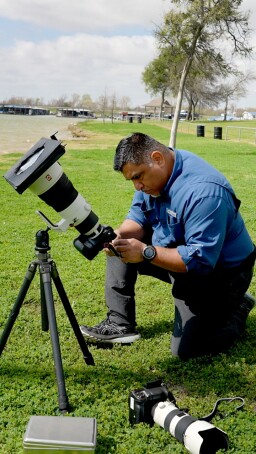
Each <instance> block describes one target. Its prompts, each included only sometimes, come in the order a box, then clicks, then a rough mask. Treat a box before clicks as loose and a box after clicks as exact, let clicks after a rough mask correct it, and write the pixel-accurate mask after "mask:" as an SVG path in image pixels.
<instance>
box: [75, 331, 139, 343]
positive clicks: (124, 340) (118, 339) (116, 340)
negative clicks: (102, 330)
mask: <svg viewBox="0 0 256 454" xmlns="http://www.w3.org/2000/svg"><path fill="white" fill-rule="evenodd" d="M80 329H81V333H82V334H83V336H85V337H87V338H88V339H90V340H93V341H95V342H103V343H108V344H132V343H133V342H135V341H136V340H139V339H140V338H141V336H140V334H131V335H127V336H125V337H123V336H122V337H113V338H112V339H110V338H106V336H104V335H102V337H101V335H100V334H99V335H98V336H99V337H96V336H95V335H94V336H92V335H91V334H89V333H87V332H84V331H83V330H82V328H80Z"/></svg>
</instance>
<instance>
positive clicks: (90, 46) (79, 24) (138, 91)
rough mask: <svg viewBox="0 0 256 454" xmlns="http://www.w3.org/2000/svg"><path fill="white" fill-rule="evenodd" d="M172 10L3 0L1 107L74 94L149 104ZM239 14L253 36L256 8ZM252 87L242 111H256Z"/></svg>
mask: <svg viewBox="0 0 256 454" xmlns="http://www.w3.org/2000/svg"><path fill="white" fill-rule="evenodd" d="M170 7H171V0H93V1H92V0H74V1H70V0H0V19H1V25H2V28H0V36H1V38H2V39H1V40H0V46H2V47H0V61H1V72H0V81H1V83H0V101H1V100H4V99H8V98H10V97H11V96H22V97H29V96H31V97H42V98H43V99H44V100H45V101H48V100H51V99H52V98H58V97H60V96H62V95H64V94H65V95H67V96H68V97H70V96H71V95H72V94H73V93H79V94H80V95H83V94H86V93H88V94H90V95H91V97H92V99H93V100H96V99H97V98H98V97H99V96H100V95H102V94H103V93H104V92H105V90H106V91H107V93H108V94H109V95H111V94H113V93H115V94H116V96H117V97H119V98H120V97H122V96H129V97H130V99H131V103H132V104H133V105H137V104H142V103H145V102H147V101H148V100H149V97H150V95H148V94H146V93H145V87H144V84H143V83H142V82H141V75H142V71H143V70H144V68H145V66H146V65H147V64H148V63H149V62H150V61H151V60H152V59H153V58H154V56H155V51H156V49H155V40H154V36H153V30H154V29H155V24H161V23H162V17H163V13H164V10H167V9H169V8H170ZM242 7H243V9H244V10H248V9H251V10H252V16H251V18H252V21H251V23H252V26H253V27H254V30H253V34H254V36H255V25H254V24H255V20H256V17H255V16H256V9H255V0H244V1H243V2H242ZM7 25H8V28H7ZM4 27H6V28H4ZM6 40H7V43H6ZM14 40H15V41H14ZM1 42H2V44H1ZM252 42H253V40H252ZM4 43H5V44H4ZM253 45H254V42H253ZM246 66H249V63H246ZM250 66H251V68H252V70H253V67H255V61H254V62H252V63H250ZM254 85H255V84H253V85H251V87H250V91H249V95H248V101H247V100H245V101H244V102H243V101H241V102H242V103H243V105H247V106H248V105H250V103H253V104H254V105H256V98H254V99H252V96H251V95H252V94H254V91H255V90H254Z"/></svg>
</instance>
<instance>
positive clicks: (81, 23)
mask: <svg viewBox="0 0 256 454" xmlns="http://www.w3.org/2000/svg"><path fill="white" fill-rule="evenodd" d="M169 4H170V2H169V0H167V1H165V0H146V1H145V0H127V1H126V0H93V1H92V0H74V1H70V0H11V1H10V0H0V11H1V16H2V17H6V18H8V19H13V20H22V21H26V22H30V23H33V24H37V25H39V26H44V27H45V26H47V27H53V28H54V29H57V30H62V31H65V32H66V33H68V32H84V33H88V32H89V33H91V32H93V33H95V32H99V31H100V32H101V33H103V32H105V31H111V30H112V29H113V28H119V29H120V27H128V26H133V27H134V26H138V27H141V28H142V30H143V29H144V30H145V27H147V28H148V29H149V28H150V29H151V28H152V26H153V23H154V22H159V20H161V18H162V14H163V9H164V7H166V6H169Z"/></svg>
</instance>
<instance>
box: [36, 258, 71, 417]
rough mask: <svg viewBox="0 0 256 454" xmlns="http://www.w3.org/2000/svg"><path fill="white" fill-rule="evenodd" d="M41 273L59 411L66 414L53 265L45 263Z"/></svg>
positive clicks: (66, 398)
mask: <svg viewBox="0 0 256 454" xmlns="http://www.w3.org/2000/svg"><path fill="white" fill-rule="evenodd" d="M40 273H41V276H42V283H43V286H44V292H45V295H44V296H45V303H46V308H47V315H48V320H49V327H50V334H51V341H52V350H53V357H54V365H55V373H56V378H57V386H58V400H59V409H60V411H62V412H65V411H67V410H68V397H67V393H66V387H65V379H64V372H63V365H62V359H61V351H60V342H59V336H58V331H57V322H56V314H55V308H54V302H53V293H52V286H51V265H50V264H49V263H43V264H42V265H41V266H40Z"/></svg>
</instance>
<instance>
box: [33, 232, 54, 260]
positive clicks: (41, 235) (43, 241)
mask: <svg viewBox="0 0 256 454" xmlns="http://www.w3.org/2000/svg"><path fill="white" fill-rule="evenodd" d="M49 230H50V229H49V227H47V229H46V230H38V232H37V233H36V245H35V250H36V251H38V252H41V253H43V254H44V253H45V254H46V253H47V251H49V250H50V249H51V247H50V245H49V233H48V231H49Z"/></svg>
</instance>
